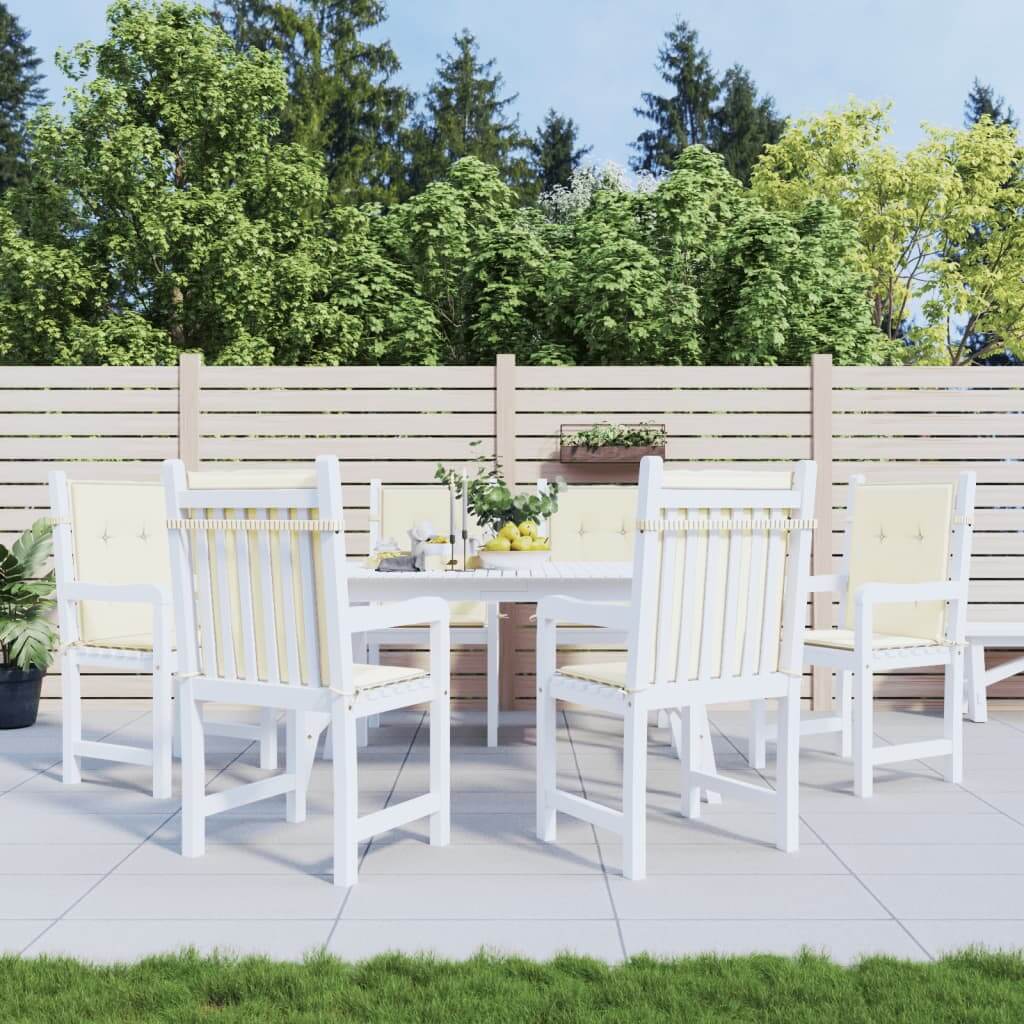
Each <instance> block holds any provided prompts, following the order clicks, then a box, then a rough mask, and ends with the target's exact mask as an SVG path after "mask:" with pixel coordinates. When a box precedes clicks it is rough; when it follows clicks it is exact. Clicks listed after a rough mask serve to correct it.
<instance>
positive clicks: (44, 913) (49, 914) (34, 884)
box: [0, 875, 102, 921]
mask: <svg viewBox="0 0 1024 1024" xmlns="http://www.w3.org/2000/svg"><path fill="white" fill-rule="evenodd" d="M100 878H102V876H101V875H56V876H54V875H0V918H3V919H5V920H9V921H16V920H19V919H21V918H55V917H59V916H60V915H61V914H63V913H64V912H65V911H67V909H68V908H69V907H70V906H71V905H72V904H73V903H74V902H75V900H78V899H81V897H82V896H84V895H85V894H86V893H87V892H88V891H89V889H90V888H92V886H94V885H95V884H96V883H97V882H98V881H99V880H100Z"/></svg>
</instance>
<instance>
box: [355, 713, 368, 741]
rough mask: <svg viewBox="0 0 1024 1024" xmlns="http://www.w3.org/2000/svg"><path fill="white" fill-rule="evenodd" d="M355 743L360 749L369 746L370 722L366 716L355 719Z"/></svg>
mask: <svg viewBox="0 0 1024 1024" xmlns="http://www.w3.org/2000/svg"><path fill="white" fill-rule="evenodd" d="M356 742H357V743H358V744H359V746H361V747H368V746H369V745H370V722H369V718H368V716H364V717H362V718H357V719H356Z"/></svg>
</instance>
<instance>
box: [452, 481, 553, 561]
mask: <svg viewBox="0 0 1024 1024" xmlns="http://www.w3.org/2000/svg"><path fill="white" fill-rule="evenodd" d="M434 476H435V478H436V479H438V480H440V481H441V483H443V484H445V485H447V486H448V487H449V488H451V489H452V490H453V491H454V492H455V496H456V498H462V499H463V500H464V502H465V506H466V508H467V510H468V511H469V513H470V514H471V515H472V516H473V517H474V518H475V519H476V521H477V522H478V523H479V524H480V526H481V527H483V529H484V533H485V537H486V538H487V543H486V544H485V545H484V548H483V551H482V553H481V557H482V558H483V559H484V561H487V558H488V557H489V556H494V555H498V556H501V555H504V554H511V553H515V554H517V555H519V554H522V553H530V554H532V555H534V556H535V557H544V558H546V557H548V555H549V554H550V551H551V548H550V544H549V542H548V541H547V539H546V538H543V537H541V536H539V527H540V526H541V524H543V522H544V521H545V520H546V519H549V518H550V517H551V516H552V515H554V513H555V512H557V511H558V492H559V490H561V489H563V488H564V487H565V481H563V480H561V479H559V480H554V481H550V482H549V483H548V485H547V487H546V489H545V490H544V492H543V493H541V494H537V493H533V494H517V493H515V492H514V491H513V490H512V488H511V487H509V485H508V484H507V483H506V482H505V479H504V477H503V476H502V475H501V473H500V472H499V471H498V469H497V467H496V466H491V467H488V466H483V467H481V468H480V469H478V470H477V473H476V475H475V476H468V475H467V474H466V473H465V471H463V472H458V471H456V470H453V469H446V468H445V467H444V466H441V465H439V466H438V467H437V469H436V470H435V472H434ZM491 560H492V562H493V563H494V564H495V565H497V564H498V560H495V559H493V558H492V559H491Z"/></svg>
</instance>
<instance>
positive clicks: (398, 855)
mask: <svg viewBox="0 0 1024 1024" xmlns="http://www.w3.org/2000/svg"><path fill="white" fill-rule="evenodd" d="M359 870H360V872H361V873H362V874H371V875H401V874H421V875H435V874H436V875H459V876H462V875H520V874H522V875H544V874H547V875H595V874H596V875H600V874H601V871H602V868H601V858H600V854H599V852H598V847H597V844H596V843H589V844H586V843H584V844H574V845H566V846H563V845H561V844H558V843H541V842H536V841H535V842H533V843H467V844H465V845H461V846H456V845H452V846H447V847H445V846H428V845H426V844H424V843H422V842H420V841H417V840H412V839H399V840H395V841H392V842H388V841H386V839H385V840H383V841H375V842H374V843H373V845H372V846H371V848H370V852H369V853H368V854H367V856H366V859H365V860H364V861H363V863H362V865H361V866H360V869H359Z"/></svg>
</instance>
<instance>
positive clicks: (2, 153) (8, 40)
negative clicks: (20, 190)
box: [0, 0, 45, 195]
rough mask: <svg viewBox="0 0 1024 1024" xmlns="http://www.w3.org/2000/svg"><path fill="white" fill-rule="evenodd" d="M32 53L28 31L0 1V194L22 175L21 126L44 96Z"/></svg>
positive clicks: (23, 145)
mask: <svg viewBox="0 0 1024 1024" xmlns="http://www.w3.org/2000/svg"><path fill="white" fill-rule="evenodd" d="M35 53H36V51H35V47H33V46H29V44H28V32H27V31H26V30H25V29H23V28H22V27H21V25H20V24H19V22H18V19H17V18H15V17H14V15H13V14H11V12H10V11H9V10H8V9H7V5H6V4H4V3H3V2H2V0H0V195H2V194H3V193H4V192H5V191H6V190H7V189H8V188H10V187H11V185H13V184H14V183H15V182H16V181H18V180H19V179H20V178H21V177H22V176H23V174H24V171H25V160H26V157H27V155H28V147H27V140H26V135H25V125H26V122H27V120H28V116H29V114H30V112H31V110H32V108H33V107H35V106H37V105H38V104H39V103H41V102H42V101H43V99H44V97H45V92H44V90H43V89H42V88H41V87H40V85H39V83H40V82H41V81H42V80H43V76H42V75H41V74H39V72H38V70H37V69H38V67H39V65H40V63H41V62H40V60H39V58H38V57H37V56H36V55H35Z"/></svg>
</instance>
